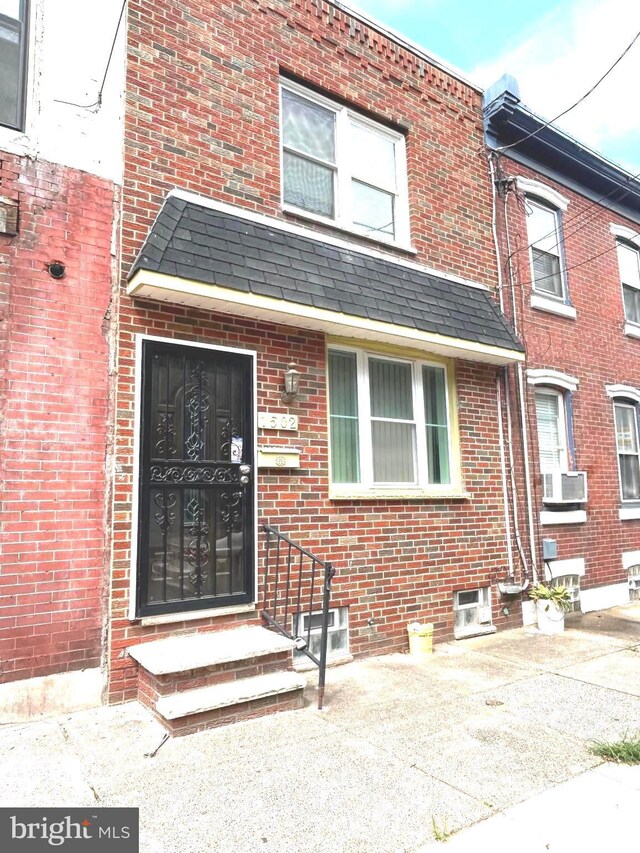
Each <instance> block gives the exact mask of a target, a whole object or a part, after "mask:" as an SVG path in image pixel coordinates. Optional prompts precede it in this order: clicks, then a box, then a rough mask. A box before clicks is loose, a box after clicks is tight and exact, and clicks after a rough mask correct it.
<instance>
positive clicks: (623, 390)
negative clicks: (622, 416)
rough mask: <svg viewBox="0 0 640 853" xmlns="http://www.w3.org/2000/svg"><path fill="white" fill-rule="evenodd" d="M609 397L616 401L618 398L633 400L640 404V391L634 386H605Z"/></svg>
mask: <svg viewBox="0 0 640 853" xmlns="http://www.w3.org/2000/svg"><path fill="white" fill-rule="evenodd" d="M604 388H605V391H606V392H607V397H611V398H612V399H614V400H615V399H616V398H617V397H625V398H626V399H627V400H633V401H634V403H640V390H639V389H638V388H634V387H633V386H632V385H605V386H604Z"/></svg>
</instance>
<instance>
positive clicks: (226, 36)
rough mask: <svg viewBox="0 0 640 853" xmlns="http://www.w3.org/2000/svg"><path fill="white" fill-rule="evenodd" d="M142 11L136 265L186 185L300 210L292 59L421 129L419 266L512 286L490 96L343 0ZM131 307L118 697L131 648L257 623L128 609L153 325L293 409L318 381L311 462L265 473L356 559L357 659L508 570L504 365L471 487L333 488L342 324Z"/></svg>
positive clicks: (470, 437)
mask: <svg viewBox="0 0 640 853" xmlns="http://www.w3.org/2000/svg"><path fill="white" fill-rule="evenodd" d="M129 23H130V31H129V36H130V45H129V56H128V74H127V80H128V103H127V114H126V119H125V122H126V137H127V144H126V153H125V158H126V159H125V189H124V219H123V226H124V228H123V247H124V252H123V255H124V256H123V275H124V276H126V274H127V272H128V270H129V268H130V266H131V263H132V260H133V259H134V257H135V255H136V254H137V252H138V251H139V249H140V247H141V245H142V242H143V241H144V239H145V237H146V235H147V233H148V229H149V227H150V226H151V224H152V222H153V219H154V217H155V215H156V213H157V211H158V208H159V206H160V204H161V203H162V200H163V198H164V197H165V195H166V193H167V191H168V190H169V189H171V188H172V187H174V186H178V187H180V188H185V189H188V190H192V191H195V192H200V193H203V194H204V195H206V196H209V197H212V198H215V199H218V200H221V201H224V202H227V203H231V204H235V205H239V206H242V207H246V208H251V209H255V210H258V211H259V212H261V213H266V214H269V215H272V216H276V217H280V218H285V217H284V214H283V213H282V212H281V211H280V174H279V168H280V167H279V106H278V81H279V75H280V71H281V69H285V70H287V71H289V72H291V73H294V74H296V75H297V76H298V77H300V78H303V79H306V80H308V81H310V82H313V83H315V84H316V85H318V86H321V87H323V89H324V90H326V92H327V93H329V94H331V95H333V96H334V97H339V98H343V99H345V100H346V101H348V102H349V103H351V104H352V105H353V106H354V107H356V108H361V109H363V110H367V111H369V112H370V113H372V114H373V115H374V116H378V117H379V118H381V119H385V120H388V121H393V122H395V123H398V124H401V125H403V126H405V127H406V128H407V129H408V133H407V156H408V171H409V199H410V211H411V223H412V224H411V232H412V242H413V244H414V245H415V247H416V249H417V260H418V261H420V262H423V263H425V264H428V265H432V266H434V267H437V268H439V269H441V270H443V271H447V272H450V273H457V274H459V275H463V276H468V277H470V278H474V279H476V280H479V281H483V282H486V283H488V284H493V283H494V280H495V256H494V251H493V247H492V241H491V204H490V185H489V183H488V181H487V177H486V162H485V161H484V160H483V159H482V158H481V156H480V154H479V150H480V148H481V146H482V139H483V137H482V121H481V103H480V96H479V94H478V93H477V92H475V91H474V90H472V89H470V88H469V87H467V86H465V85H464V84H462V83H460V82H458V81H456V80H454V79H452V78H451V77H449V76H447V75H446V74H444V73H443V72H441V71H439V70H438V69H437V68H435V67H433V66H430V65H429V64H428V63H426V62H424V61H423V60H421V59H419V58H417V57H416V56H414V55H413V54H411V53H409V52H408V51H406V50H404V49H403V48H400V47H398V46H397V45H395V44H393V43H392V42H389V41H388V40H387V39H386V38H384V37H383V36H381V35H380V34H379V33H376V32H374V31H372V30H369V29H367V28H366V27H364V26H363V25H362V24H360V23H359V22H358V21H355V20H353V19H350V18H348V17H347V16H345V15H344V14H343V13H341V12H338V11H336V10H335V9H334V7H332V6H330V5H329V4H326V3H319V4H318V5H316V4H315V3H312V2H306V0H305V1H304V2H298V0H290V2H284V1H283V0H275V2H271V3H264V2H254V1H253V0H240V1H239V2H234V3H230V2H225V0H223V2H221V3H217V4H211V3H204V2H197V0H189V2H187V3H182V4H180V5H178V6H176V4H167V3H160V4H159V3H157V2H155V3H150V2H146V0H132V2H131V4H130V7H129ZM405 257H406V255H405ZM123 290H124V287H123ZM120 318H121V329H120V331H121V334H120V341H119V345H120V360H119V389H118V414H117V418H118V433H117V458H118V474H117V477H116V485H115V501H116V502H115V553H114V568H113V591H112V627H111V661H112V663H111V676H110V677H111V683H110V696H111V698H112V699H113V700H114V701H117V700H119V699H124V698H129V697H132V696H134V695H135V691H136V681H135V679H136V671H135V666H134V665H132V661H131V659H130V658H128V657H127V656H126V654H125V653H124V649H125V648H126V646H127V645H131V644H132V643H135V642H139V641H140V640H143V639H150V638H152V637H158V636H163V635H166V634H168V633H173V632H175V631H180V630H194V629H211V628H218V627H223V626H225V625H227V624H228V623H229V622H230V621H238V620H243V619H244V617H242V616H240V617H228V618H225V617H223V618H221V619H214V620H211V619H209V620H207V619H204V620H198V621H196V622H193V621H191V622H184V623H177V624H172V625H163V626H157V625H156V626H153V627H149V626H147V627H146V628H143V627H141V625H140V624H139V623H137V622H133V623H132V622H130V621H129V619H128V604H129V600H128V596H129V582H130V581H129V573H130V568H131V562H130V560H131V535H132V524H133V519H132V514H131V512H132V471H133V466H134V464H135V463H134V458H133V440H134V434H133V430H134V425H133V417H134V408H135V401H134V366H135V365H134V337H135V333H136V332H145V333H148V334H154V335H160V336H165V337H176V338H180V339H182V340H186V341H200V342H206V343H210V344H222V345H226V346H238V347H246V348H249V349H254V350H256V351H257V352H258V394H259V400H258V405H259V407H260V408H262V409H268V410H270V411H274V410H282V408H281V407H282V402H281V400H280V384H281V381H282V371H283V370H284V369H286V365H287V363H288V362H289V361H290V360H291V358H292V355H295V360H296V362H297V363H298V365H299V367H300V369H301V371H302V374H303V378H302V391H301V394H300V396H299V398H298V400H297V401H296V403H295V404H293V406H292V407H291V411H292V412H294V413H295V414H298V415H299V418H300V430H299V433H298V434H297V435H296V436H295V443H296V445H297V446H300V447H301V448H302V464H303V470H302V471H301V472H300V473H292V474H287V475H284V474H282V475H278V476H275V475H261V476H260V478H259V492H258V513H259V518H260V520H261V521H269V522H271V523H274V524H276V525H278V526H279V527H280V528H281V529H282V530H283V532H286V533H287V534H289V535H291V536H292V537H293V538H294V540H295V539H298V540H300V542H301V544H302V545H304V546H305V547H308V548H311V549H312V550H315V551H316V552H317V553H318V556H320V557H325V558H331V559H332V560H333V562H334V564H335V566H336V569H337V571H338V575H337V578H336V581H335V584H334V594H333V600H334V602H335V603H336V604H337V605H340V604H345V605H349V606H350V626H351V643H352V650H353V651H354V652H355V653H356V654H364V653H373V652H376V651H390V650H394V649H401V648H405V646H406V642H407V638H406V625H407V622H409V621H413V620H414V619H430V620H432V621H434V622H435V623H436V633H437V637H438V638H442V637H445V636H447V637H449V636H451V634H452V629H453V609H452V596H453V591H454V590H455V589H460V588H470V587H474V586H478V585H484V584H487V583H489V582H491V581H492V580H495V579H496V578H497V577H498V576H502V575H504V574H505V565H506V557H505V535H504V522H503V505H502V490H501V482H500V469H499V454H498V439H497V423H496V395H495V370H494V368H492V367H487V366H474V365H473V364H470V363H459V364H458V365H457V377H458V395H459V406H460V424H461V441H462V454H463V473H464V479H465V486H466V488H467V489H468V491H469V492H470V493H471V498H469V499H464V500H441V501H440V500H429V501H402V500H397V501H370V502H366V501H354V502H345V501H330V500H329V499H328V472H327V452H328V446H327V421H326V387H325V350H324V346H325V342H324V338H323V336H321V335H318V334H315V333H311V332H305V331H297V330H295V329H287V328H284V327H278V326H269V325H267V324H258V323H256V322H254V321H251V320H246V319H243V318H242V317H222V316H219V315H212V314H208V313H207V312H203V311H196V310H193V309H185V308H183V307H177V306H176V307H170V306H167V305H159V304H153V303H149V302H147V303H145V302H143V301H141V300H131V299H129V298H128V297H126V295H124V293H122V294H121V303H120ZM494 593H495V591H494ZM493 603H494V616H495V619H496V622H497V623H498V624H505V619H504V617H502V616H501V614H500V613H499V607H498V599H497V595H496V594H494V596H493ZM516 610H518V613H516V612H515V611H516ZM518 618H519V608H514V612H513V614H512V616H511V617H507V620H506V623H509V619H512V620H513V619H515V620H517V619H518ZM369 620H373V624H369ZM513 624H515V623H513Z"/></svg>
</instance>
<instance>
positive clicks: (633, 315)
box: [622, 285, 640, 323]
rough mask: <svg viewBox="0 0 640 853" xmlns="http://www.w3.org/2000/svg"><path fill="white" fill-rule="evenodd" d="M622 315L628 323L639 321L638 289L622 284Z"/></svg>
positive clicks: (639, 298)
mask: <svg viewBox="0 0 640 853" xmlns="http://www.w3.org/2000/svg"><path fill="white" fill-rule="evenodd" d="M622 291H623V293H624V316H625V317H626V318H627V320H628V321H629V322H630V323H640V290H636V288H635V287H627V286H626V285H624V286H623V288H622Z"/></svg>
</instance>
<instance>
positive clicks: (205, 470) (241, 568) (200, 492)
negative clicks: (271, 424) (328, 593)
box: [137, 341, 255, 616]
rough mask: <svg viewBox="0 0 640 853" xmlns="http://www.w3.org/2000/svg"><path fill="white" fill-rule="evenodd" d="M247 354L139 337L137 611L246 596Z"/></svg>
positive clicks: (249, 545)
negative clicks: (140, 368)
mask: <svg viewBox="0 0 640 853" xmlns="http://www.w3.org/2000/svg"><path fill="white" fill-rule="evenodd" d="M253 385H254V378H253V359H252V358H251V356H249V355H244V354H242V353H234V352H226V351H222V350H209V349H201V348H197V347H188V346H180V345H178V344H167V343H161V342H156V341H145V342H144V344H143V356H142V436H141V449H142V453H141V459H140V530H139V542H138V602H137V609H138V614H139V615H141V616H144V615H149V614H152V613H171V612H177V611H185V610H197V609H201V608H207V607H218V606H229V605H231V604H240V603H245V602H249V601H252V600H253V590H254V548H255V543H254V512H255V508H254V494H255V492H254V483H253V479H254V471H253V463H254V460H253V444H254V442H253V430H254V425H253Z"/></svg>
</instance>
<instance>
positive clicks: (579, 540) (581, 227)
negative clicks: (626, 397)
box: [499, 159, 640, 589]
mask: <svg viewBox="0 0 640 853" xmlns="http://www.w3.org/2000/svg"><path fill="white" fill-rule="evenodd" d="M503 169H504V171H505V173H506V174H507V176H515V175H521V176H523V177H527V178H532V179H534V180H538V181H540V182H541V183H543V184H545V185H547V186H550V187H552V188H553V189H555V190H557V191H558V192H559V193H561V195H563V196H564V197H565V198H567V199H568V200H569V206H568V209H567V211H566V212H564V213H563V217H562V218H563V226H564V237H565V239H564V253H565V262H566V267H567V283H568V290H569V296H570V299H571V303H572V304H573V306H574V307H575V308H576V311H577V319H575V320H573V319H568V318H565V317H558V316H555V315H553V314H550V313H547V312H545V311H540V310H536V309H534V308H531V306H530V296H531V285H530V271H529V254H528V250H527V244H528V239H527V233H526V217H525V213H524V210H523V208H522V206H521V205H520V204H517V203H516V201H515V198H514V197H513V196H510V197H509V200H508V216H509V229H510V234H511V240H512V245H511V250H512V251H515V254H514V269H515V275H516V303H517V311H518V319H519V322H520V323H521V329H522V334H523V338H524V340H525V344H526V347H527V365H526V366H527V367H528V368H553V369H555V370H559V371H562V372H564V373H567V374H569V375H571V376H574V377H576V378H577V379H578V380H579V383H580V384H579V386H578V390H577V391H576V392H575V393H574V394H573V397H572V405H573V433H574V440H575V455H576V466H577V470H580V471H586V472H587V475H588V487H589V496H588V497H589V500H588V504H587V505H586V506H585V509H586V510H587V522H586V523H584V524H575V525H566V526H565V525H560V526H558V525H553V526H548V525H544V526H540V524H539V511H540V509H542V491H541V482H540V477H539V474H537V472H538V470H539V463H538V447H537V433H536V418H535V405H534V389H533V387H532V386H529V387H528V391H527V396H528V407H527V409H528V418H527V419H528V423H529V428H530V434H531V443H530V444H531V450H530V457H531V464H532V474H533V489H534V509H535V520H536V534H537V538H538V540H541V539H542V538H543V537H551V538H553V539H556V540H557V542H558V557H559V559H571V558H573V557H584V558H585V560H586V576H585V578H584V579H583V581H582V583H581V586H582V587H583V588H585V589H588V588H591V587H596V586H603V585H606V584H613V583H621V582H623V581H625V580H626V574H625V573H624V572H623V569H622V556H621V555H622V552H623V551H630V550H637V549H640V521H633V520H627V521H620V519H619V516H618V510H619V508H620V506H621V503H620V487H619V482H618V467H617V455H616V440H615V427H614V419H613V406H612V401H611V399H610V398H609V397H607V395H606V392H605V385H609V384H627V385H632V386H634V387H636V388H637V387H640V340H638V339H635V338H631V337H628V336H626V335H625V334H624V309H623V304H622V289H621V286H620V272H619V268H618V260H617V255H616V251H615V244H616V241H615V237H614V236H613V234H612V233H611V230H610V226H611V224H612V223H616V224H618V225H625V226H626V227H628V228H631V230H632V231H634V232H635V231H637V229H638V225H637V223H633V222H631V221H627V220H625V219H624V218H622V217H621V216H619V215H618V214H616V213H613V212H612V211H611V210H608V209H607V208H606V205H608V204H610V203H611V202H610V200H609V199H606V200H604V202H603V203H602V204H601V205H594V204H593V202H592V201H591V200H589V199H588V198H586V197H584V196H581V195H579V194H578V193H576V192H573V191H572V190H570V189H568V188H567V187H565V186H563V185H561V184H560V183H557V182H554V181H551V180H549V179H548V178H547V177H546V176H544V175H539V174H536V173H535V172H533V171H532V170H530V169H527V168H525V167H524V166H521V165H520V164H518V163H515V162H513V161H510V160H508V159H505V160H504V161H503ZM499 210H500V213H501V215H502V213H503V209H502V203H500V204H499ZM503 250H504V255H503V257H505V258H506V246H503ZM590 259H592V260H590ZM585 261H587V263H585ZM521 500H523V498H522V497H521ZM538 547H540V548H541V545H540V542H538Z"/></svg>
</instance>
